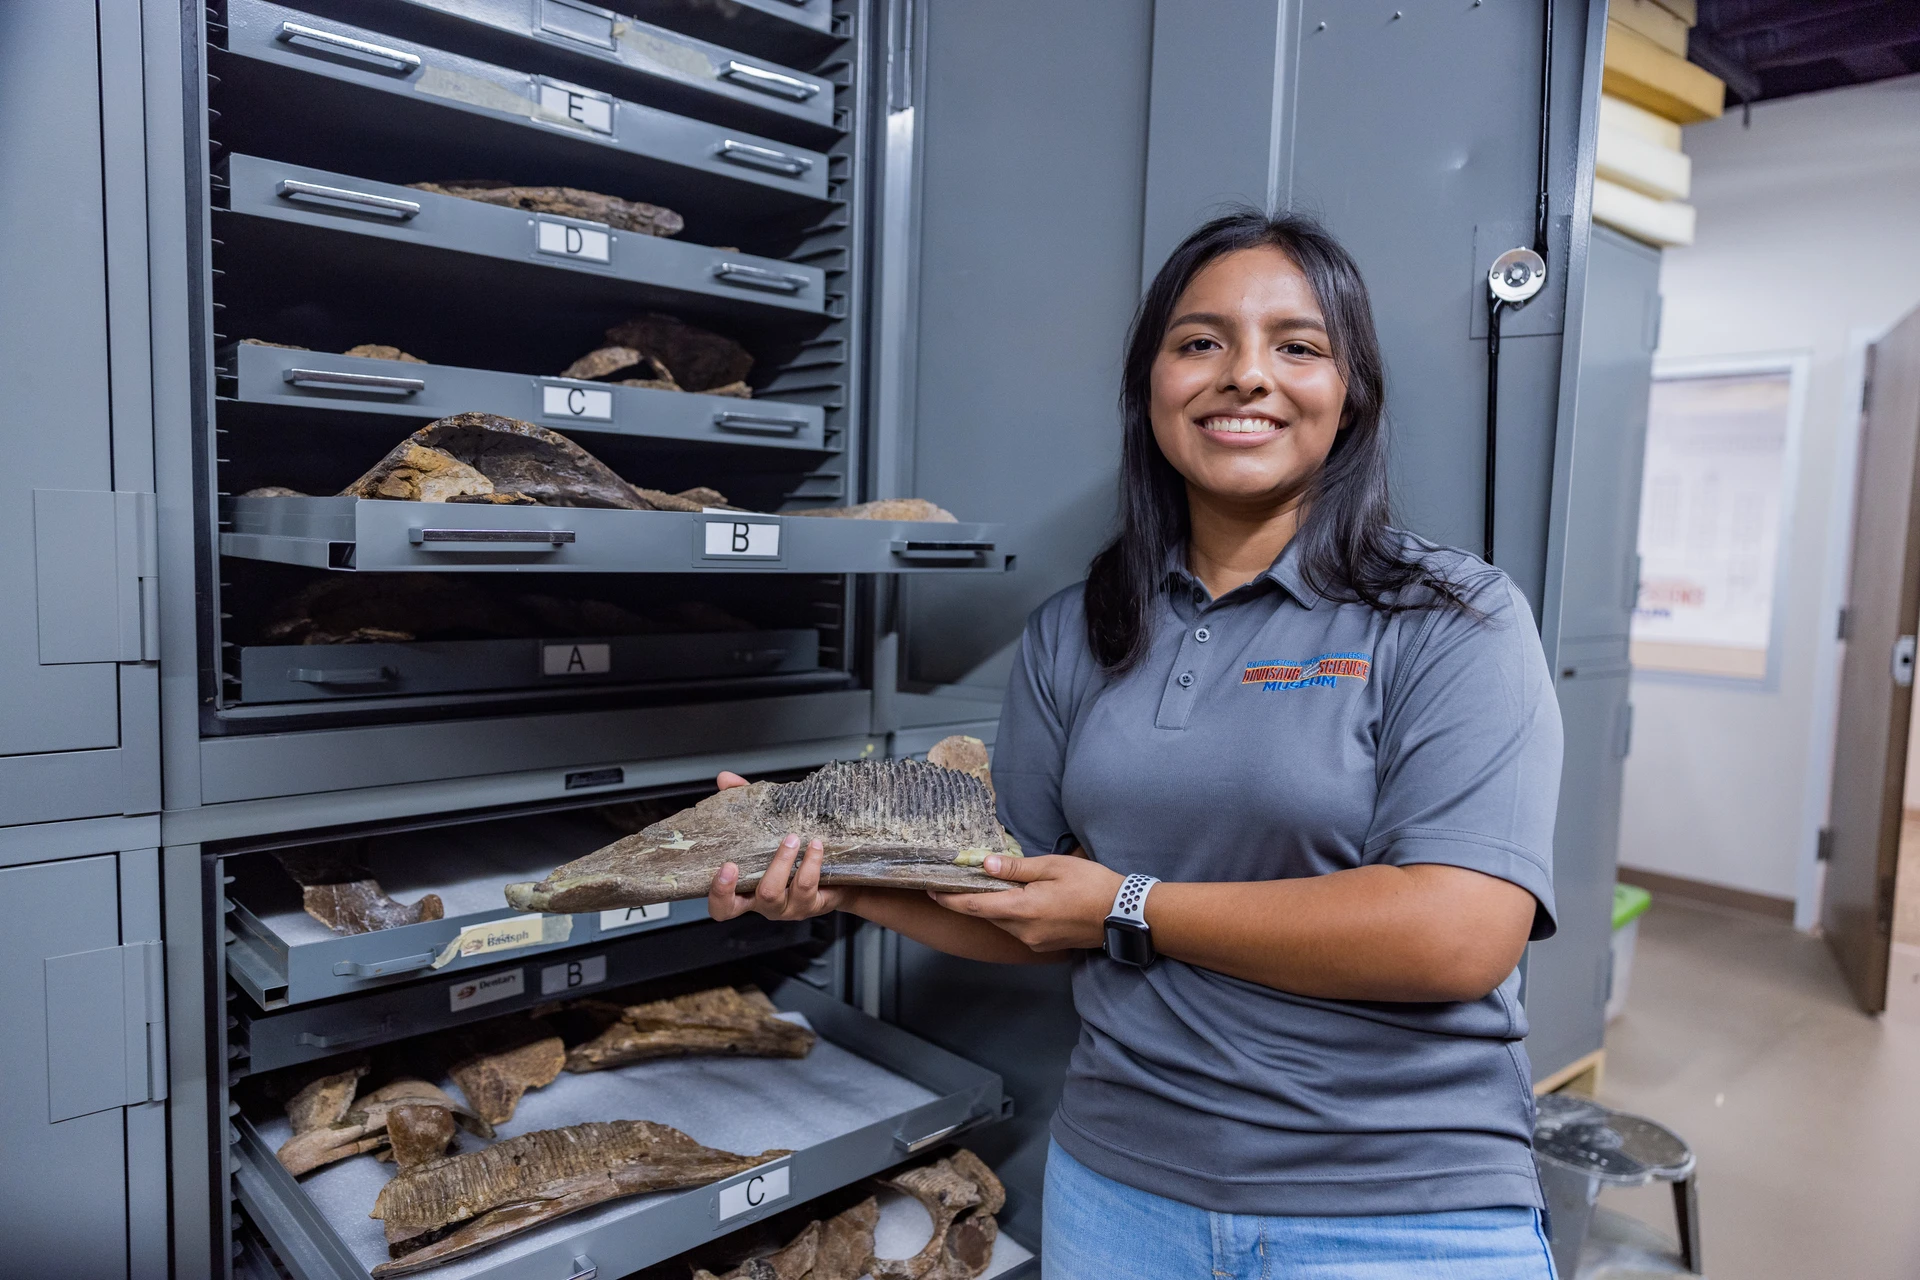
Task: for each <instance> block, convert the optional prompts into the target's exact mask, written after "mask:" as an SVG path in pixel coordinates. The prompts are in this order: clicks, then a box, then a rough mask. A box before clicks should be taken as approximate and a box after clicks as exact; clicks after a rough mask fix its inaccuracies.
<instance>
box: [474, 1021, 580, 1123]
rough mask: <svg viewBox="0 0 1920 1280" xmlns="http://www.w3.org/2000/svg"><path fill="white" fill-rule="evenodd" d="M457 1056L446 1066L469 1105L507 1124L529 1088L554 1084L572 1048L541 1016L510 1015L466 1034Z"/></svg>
mask: <svg viewBox="0 0 1920 1280" xmlns="http://www.w3.org/2000/svg"><path fill="white" fill-rule="evenodd" d="M456 1043H457V1044H458V1046H459V1048H458V1049H457V1050H456V1052H457V1054H458V1057H457V1058H456V1060H455V1061H454V1063H453V1065H452V1066H451V1067H449V1068H448V1069H447V1074H448V1075H450V1076H452V1077H453V1082H454V1083H455V1084H457V1085H459V1086H460V1092H461V1093H463V1094H465V1095H466V1099H467V1105H469V1106H471V1107H472V1108H473V1109H474V1110H475V1111H477V1112H479V1113H480V1115H481V1116H483V1117H484V1118H485V1119H486V1120H487V1121H488V1123H490V1124H505V1123H506V1122H507V1121H509V1120H511V1119H513V1110H514V1108H515V1107H517V1106H519V1105H520V1098H521V1096H522V1095H524V1094H525V1093H526V1092H527V1090H529V1089H539V1088H543V1087H545V1086H547V1085H550V1084H552V1083H553V1081H554V1077H556V1076H558V1075H559V1074H560V1068H561V1067H562V1066H564V1065H566V1062H567V1049H566V1046H565V1045H564V1044H563V1043H561V1040H560V1037H559V1036H557V1035H555V1034H554V1033H553V1028H551V1027H549V1026H548V1025H547V1024H546V1023H544V1022H541V1021H539V1020H538V1019H529V1020H527V1021H524V1022H522V1021H517V1020H508V1021H505V1022H500V1023H495V1024H491V1025H489V1026H486V1027H484V1028H475V1029H474V1030H472V1031H468V1032H465V1033H463V1034H461V1035H460V1036H459V1037H458V1039H457V1041H456Z"/></svg>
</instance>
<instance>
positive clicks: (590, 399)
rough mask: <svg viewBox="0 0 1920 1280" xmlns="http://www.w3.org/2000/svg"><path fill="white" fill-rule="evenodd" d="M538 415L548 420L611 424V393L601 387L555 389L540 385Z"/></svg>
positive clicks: (550, 386)
mask: <svg viewBox="0 0 1920 1280" xmlns="http://www.w3.org/2000/svg"><path fill="white" fill-rule="evenodd" d="M540 413H541V415H542V416H544V417H548V418H575V419H578V420H580V421H582V422H612V421H613V392H611V391H608V390H605V389H604V388H601V387H556V386H552V385H550V384H546V383H542V384H541V387H540Z"/></svg>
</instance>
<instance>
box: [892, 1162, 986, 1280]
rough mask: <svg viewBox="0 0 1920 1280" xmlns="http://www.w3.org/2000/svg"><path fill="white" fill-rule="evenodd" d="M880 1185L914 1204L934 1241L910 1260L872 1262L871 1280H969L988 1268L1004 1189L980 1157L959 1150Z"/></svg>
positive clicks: (896, 1259) (898, 1259)
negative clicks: (928, 1220)
mask: <svg viewBox="0 0 1920 1280" xmlns="http://www.w3.org/2000/svg"><path fill="white" fill-rule="evenodd" d="M881 1185H882V1186H887V1187H892V1188H893V1189H894V1190H896V1191H904V1192H906V1193H907V1194H908V1195H910V1196H912V1197H913V1198H914V1199H916V1200H918V1201H919V1202H920V1204H921V1206H922V1207H923V1208H925V1209H926V1211H927V1216H928V1217H929V1218H931V1219H933V1236H932V1238H931V1239H929V1240H928V1241H927V1243H926V1245H925V1246H924V1247H923V1248H922V1249H921V1250H920V1252H919V1253H916V1254H914V1255H913V1256H912V1257H911V1258H875V1259H873V1261H872V1264H871V1267H870V1271H871V1274H872V1276H873V1280H969V1278H970V1277H973V1276H977V1275H979V1274H980V1273H981V1272H982V1271H985V1270H986V1269H987V1263H988V1262H990V1261H991V1260H992V1259H993V1242H994V1240H995V1239H996V1238H997V1237H998V1236H999V1234H1000V1224H999V1222H998V1220H997V1219H995V1218H994V1216H993V1215H994V1214H996V1213H998V1212H1000V1210H1001V1208H1002V1207H1004V1206H1005V1204H1006V1202H1007V1190H1006V1187H1004V1186H1003V1185H1001V1182H1000V1179H999V1178H997V1177H995V1176H994V1172H993V1170H991V1169H989V1168H988V1167H987V1165H986V1162H985V1161H983V1160H981V1159H980V1157H979V1156H976V1155H974V1154H973V1152H971V1151H968V1150H967V1149H966V1148H964V1147H963V1148H961V1149H960V1150H958V1151H955V1152H954V1153H953V1154H952V1155H951V1156H948V1157H946V1158H945V1159H941V1160H936V1161H934V1162H933V1163H932V1164H925V1165H921V1166H919V1167H918V1168H915V1169H909V1170H907V1171H906V1172H905V1173H902V1174H898V1175H896V1176H895V1177H892V1178H883V1179H881Z"/></svg>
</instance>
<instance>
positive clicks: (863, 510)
mask: <svg viewBox="0 0 1920 1280" xmlns="http://www.w3.org/2000/svg"><path fill="white" fill-rule="evenodd" d="M782 514H783V515H789V516H823V517H825V518H827V519H830V520H925V521H929V522H931V523H934V524H954V523H956V521H955V519H954V514H953V512H951V511H948V510H947V509H946V508H945V507H940V506H936V505H934V504H933V503H931V502H928V501H927V500H926V499H925V498H882V499H880V500H879V501H878V502H862V503H860V504H859V505H857V506H852V507H809V508H807V509H806V510H805V511H787V512H782Z"/></svg>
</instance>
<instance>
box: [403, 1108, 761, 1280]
mask: <svg viewBox="0 0 1920 1280" xmlns="http://www.w3.org/2000/svg"><path fill="white" fill-rule="evenodd" d="M791 1154H792V1153H791V1152H788V1151H763V1152H761V1153H760V1154H759V1155H757V1156H746V1155H735V1154H733V1153H732V1152H728V1151H716V1150H714V1149H713V1148H711V1147H703V1146H701V1145H700V1144H699V1143H698V1142H695V1141H694V1140H693V1139H692V1138H690V1137H688V1136H687V1135H686V1134H684V1133H681V1132H680V1131H679V1130H678V1129H672V1128H669V1127H668V1126H666V1125H663V1124H654V1123H653V1122H651V1121H647V1120H607V1121H590V1122H588V1123H586V1124H576V1125H569V1126H567V1127H566V1128H564V1129H540V1130H537V1131H535V1132H533V1133H524V1134H521V1135H520V1136H518V1137H514V1138H507V1139H504V1140H503V1141H500V1142H496V1143H494V1144H493V1145H492V1146H490V1147H486V1148H484V1149H482V1150H480V1151H473V1152H466V1153H463V1154H461V1155H456V1156H443V1157H442V1158H440V1159H438V1160H433V1161H429V1162H428V1163H426V1164H424V1165H421V1166H420V1167H418V1168H416V1169H409V1170H403V1171H402V1172H400V1173H398V1174H396V1175H395V1176H394V1179H393V1181H391V1182H389V1183H388V1184H387V1185H386V1186H385V1187H383V1188H381V1190H380V1195H379V1198H378V1199H376V1200H375V1201H374V1205H373V1213H372V1216H373V1217H375V1218H378V1219H380V1220H381V1221H382V1222H384V1223H385V1224H386V1227H387V1233H388V1240H389V1251H390V1252H394V1253H396V1255H403V1256H396V1258H395V1260H394V1261H391V1262H383V1263H381V1264H380V1265H379V1266H377V1267H375V1268H374V1269H373V1274H374V1275H376V1276H395V1275H405V1274H407V1273H409V1272H413V1271H422V1270H425V1269H426V1268H428V1267H432V1266H437V1265H439V1264H440V1263H442V1262H447V1261H450V1260H452V1259H454V1258H458V1257H463V1256H465V1255H466V1254H469V1253H472V1252H473V1251H474V1250H476V1249H480V1248H483V1247H485V1246H486V1245H490V1244H494V1243H496V1242H498V1241H500V1240H504V1239H507V1238H508V1237H510V1236H515V1235H518V1234H519V1233H521V1232H522V1231H527V1230H530V1229H532V1228H533V1227H537V1226H541V1225H544V1224H545V1223H548V1222H552V1221H554V1220H555V1219H556V1218H562V1217H565V1216H566V1215H567V1214H570V1213H576V1212H578V1211H579V1210H581V1209H586V1208H590V1207H592V1206H593V1205H596V1204H604V1203H605V1202H607V1201H609V1200H617V1199H619V1198H621V1197H623V1196H633V1195H642V1194H644V1193H646V1192H649V1191H669V1190H676V1189H678V1188H681V1187H697V1186H704V1185H705V1184H707V1183H709V1182H715V1181H718V1180H719V1179H721V1178H725V1177H728V1176H730V1175H732V1174H736V1173H741V1172H744V1171H745V1170H748V1169H751V1168H753V1167H754V1166H755V1165H760V1164H765V1163H766V1162H767V1161H769V1160H777V1159H779V1158H780V1157H781V1156H784V1155H791ZM440 1232H444V1233H445V1234H440V1235H437V1236H436V1235H435V1234H434V1233H440ZM423 1240H425V1241H429V1243H426V1244H424V1245H419V1242H420V1241H423ZM415 1246H418V1247H415Z"/></svg>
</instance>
